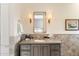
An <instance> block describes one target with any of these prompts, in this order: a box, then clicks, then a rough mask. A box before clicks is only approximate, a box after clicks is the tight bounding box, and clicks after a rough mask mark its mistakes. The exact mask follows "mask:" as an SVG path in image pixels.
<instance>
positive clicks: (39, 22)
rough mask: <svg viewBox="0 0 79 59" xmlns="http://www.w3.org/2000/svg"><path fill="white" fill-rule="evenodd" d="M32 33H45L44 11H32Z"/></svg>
mask: <svg viewBox="0 0 79 59" xmlns="http://www.w3.org/2000/svg"><path fill="white" fill-rule="evenodd" d="M33 19H34V28H33V31H34V33H45V32H46V29H45V27H46V24H45V23H46V22H45V21H46V12H34V13H33Z"/></svg>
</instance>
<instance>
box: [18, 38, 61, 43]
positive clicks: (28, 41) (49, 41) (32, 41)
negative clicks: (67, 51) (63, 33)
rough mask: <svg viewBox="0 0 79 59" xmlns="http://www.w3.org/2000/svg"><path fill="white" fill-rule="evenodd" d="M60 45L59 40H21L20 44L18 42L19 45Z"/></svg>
mask: <svg viewBox="0 0 79 59" xmlns="http://www.w3.org/2000/svg"><path fill="white" fill-rule="evenodd" d="M55 43H56V44H57V43H58V44H60V43H61V41H60V40H50V39H49V40H33V39H31V40H23V41H21V42H19V44H55Z"/></svg>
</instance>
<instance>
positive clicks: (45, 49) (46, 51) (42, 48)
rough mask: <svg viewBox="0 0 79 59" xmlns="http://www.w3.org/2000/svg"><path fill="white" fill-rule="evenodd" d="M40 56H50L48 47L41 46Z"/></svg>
mask: <svg viewBox="0 0 79 59" xmlns="http://www.w3.org/2000/svg"><path fill="white" fill-rule="evenodd" d="M41 53H42V56H50V45H41Z"/></svg>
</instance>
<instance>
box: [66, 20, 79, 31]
mask: <svg viewBox="0 0 79 59" xmlns="http://www.w3.org/2000/svg"><path fill="white" fill-rule="evenodd" d="M65 30H67V31H77V30H79V19H65Z"/></svg>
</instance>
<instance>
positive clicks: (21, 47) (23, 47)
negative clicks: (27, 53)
mask: <svg viewBox="0 0 79 59" xmlns="http://www.w3.org/2000/svg"><path fill="white" fill-rule="evenodd" d="M20 49H21V50H26V49H30V45H21V46H20Z"/></svg>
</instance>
